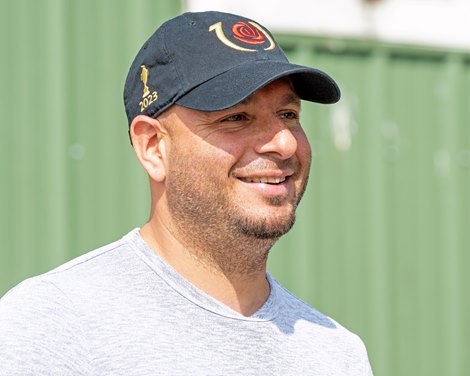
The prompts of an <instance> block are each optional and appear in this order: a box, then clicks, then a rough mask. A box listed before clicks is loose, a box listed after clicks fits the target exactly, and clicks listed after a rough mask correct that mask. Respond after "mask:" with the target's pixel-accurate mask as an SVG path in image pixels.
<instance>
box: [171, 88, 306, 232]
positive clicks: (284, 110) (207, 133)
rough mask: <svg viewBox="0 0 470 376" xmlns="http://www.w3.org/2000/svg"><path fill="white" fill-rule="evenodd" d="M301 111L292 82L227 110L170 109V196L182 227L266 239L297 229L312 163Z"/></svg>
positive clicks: (179, 224) (263, 89)
mask: <svg viewBox="0 0 470 376" xmlns="http://www.w3.org/2000/svg"><path fill="white" fill-rule="evenodd" d="M299 112H300V100H299V98H298V96H297V95H296V94H295V92H294V91H293V89H292V87H291V85H290V83H289V81H288V80H285V79H284V80H279V81H275V82H274V83H271V84H270V85H268V86H266V87H264V88H262V89H260V90H259V91H257V92H256V93H254V94H253V95H252V96H250V97H249V98H248V99H247V100H245V101H243V102H242V103H240V104H238V105H236V106H234V107H231V108H229V109H227V110H222V111H216V112H201V111H196V110H191V109H187V108H184V107H181V106H177V105H176V106H173V107H172V108H171V109H170V110H168V111H167V114H166V115H165V116H166V118H167V124H168V125H167V127H168V132H169V135H170V139H171V142H170V144H169V148H168V149H169V150H168V154H169V157H168V166H167V175H166V181H165V192H166V196H167V202H168V209H169V211H170V213H171V214H172V216H173V218H174V222H175V223H176V224H177V225H178V226H180V227H181V229H184V230H185V231H192V232H193V233H194V232H201V231H202V232H207V231H212V232H217V231H219V232H220V233H221V236H223V233H226V232H227V231H229V232H231V233H232V234H233V235H237V234H239V235H247V236H249V237H255V238H258V239H276V238H278V237H280V236H281V235H283V234H284V233H286V232H287V231H289V229H290V228H291V227H292V225H293V222H294V219H295V208H296V206H297V204H298V202H299V200H300V198H301V197H302V194H303V192H304V190H305V185H306V183H307V178H308V171H309V167H310V161H311V155H310V146H309V143H308V140H307V138H306V136H305V133H304V131H303V130H302V128H301V126H300V122H299ZM227 235H229V234H227Z"/></svg>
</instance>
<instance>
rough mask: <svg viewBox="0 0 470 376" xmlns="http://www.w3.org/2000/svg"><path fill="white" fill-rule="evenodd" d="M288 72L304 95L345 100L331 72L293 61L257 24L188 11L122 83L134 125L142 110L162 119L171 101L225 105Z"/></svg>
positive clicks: (198, 106)
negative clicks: (289, 59) (134, 120)
mask: <svg viewBox="0 0 470 376" xmlns="http://www.w3.org/2000/svg"><path fill="white" fill-rule="evenodd" d="M286 76H289V78H290V80H291V82H292V84H293V86H294V90H295V91H296V93H297V94H298V95H299V96H300V98H301V99H304V100H307V101H311V102H318V103H325V104H327V103H335V102H337V101H338V100H339V98H340V90H339V88H338V86H337V84H336V83H335V81H334V80H333V79H332V78H331V77H330V76H328V75H327V74H326V73H324V72H322V71H320V70H318V69H315V68H310V67H305V66H302V65H296V64H291V63H289V61H288V60H287V57H286V56H285V54H284V52H283V51H282V49H281V48H280V46H279V45H278V43H277V42H276V40H275V39H274V37H273V36H272V34H271V33H270V32H269V31H268V30H267V29H266V28H264V27H263V26H261V25H260V24H258V23H257V22H255V21H253V20H251V19H248V18H245V17H242V16H237V15H234V14H228V13H221V12H212V11H211V12H201V13H184V14H182V15H180V16H178V17H175V18H173V19H171V20H169V21H167V22H165V23H164V24H163V25H162V26H160V27H159V28H158V29H157V30H156V31H155V33H154V34H153V35H152V36H151V37H150V38H149V39H148V40H147V42H145V44H144V45H143V46H142V48H141V49H140V51H139V52H138V54H137V56H136V57H135V60H134V62H133V63H132V65H131V67H130V70H129V73H128V75H127V79H126V83H125V87H124V103H125V107H126V113H127V118H128V121H129V125H130V124H131V123H132V120H133V119H134V118H135V117H136V116H137V115H139V114H144V115H148V116H151V117H157V116H158V115H159V114H160V113H162V112H163V111H165V110H166V109H167V108H169V107H170V106H172V105H173V104H178V105H181V106H184V107H187V108H191V109H195V110H200V111H218V110H223V109H226V108H229V107H232V106H234V105H236V104H237V103H239V102H241V101H242V100H244V99H246V98H247V97H249V96H250V95H251V94H253V93H254V92H255V91H257V90H258V89H260V88H262V87H263V86H265V85H267V84H268V83H270V82H272V81H274V80H277V79H279V78H281V77H286Z"/></svg>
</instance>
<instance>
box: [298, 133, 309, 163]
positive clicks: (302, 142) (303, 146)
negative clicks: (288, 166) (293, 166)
mask: <svg viewBox="0 0 470 376" xmlns="http://www.w3.org/2000/svg"><path fill="white" fill-rule="evenodd" d="M296 140H297V152H296V154H297V157H298V159H299V162H300V163H301V164H302V165H304V166H310V163H311V160H312V150H311V147H310V142H309V141H308V139H307V136H306V134H305V133H304V132H303V131H301V132H299V133H298V134H297V135H296Z"/></svg>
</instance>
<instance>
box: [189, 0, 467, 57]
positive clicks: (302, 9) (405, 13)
mask: <svg viewBox="0 0 470 376" xmlns="http://www.w3.org/2000/svg"><path fill="white" fill-rule="evenodd" d="M186 9H187V10H189V11H203V10H220V11H226V12H231V13H236V14H241V15H245V16H247V17H250V18H253V19H255V20H257V21H259V22H260V23H262V24H264V25H265V26H267V27H269V28H270V29H271V30H272V31H278V32H291V33H292V32H294V33H304V34H305V33H308V34H315V35H330V36H338V37H359V38H373V39H377V40H382V41H388V42H395V43H404V44H415V45H427V46H435V47H444V48H451V49H463V50H470V0H369V1H367V0H283V1H273V0H271V1H270V0H187V1H186Z"/></svg>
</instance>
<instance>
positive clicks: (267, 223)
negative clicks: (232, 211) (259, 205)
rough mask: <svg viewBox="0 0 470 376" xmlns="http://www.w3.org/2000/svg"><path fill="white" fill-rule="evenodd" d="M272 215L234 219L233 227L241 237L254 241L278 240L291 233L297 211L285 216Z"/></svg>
mask: <svg viewBox="0 0 470 376" xmlns="http://www.w3.org/2000/svg"><path fill="white" fill-rule="evenodd" d="M270 212H271V213H270V214H268V213H266V214H267V215H257V216H244V217H242V216H240V217H232V219H233V225H234V227H235V228H236V230H237V232H239V233H240V234H241V235H244V236H248V237H251V238H254V239H273V240H276V239H278V238H280V237H281V236H282V235H284V234H286V233H287V232H289V230H290V229H291V228H292V226H293V225H294V222H295V211H294V210H293V209H292V210H291V211H290V213H286V214H285V215H276V214H273V213H272V211H270Z"/></svg>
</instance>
